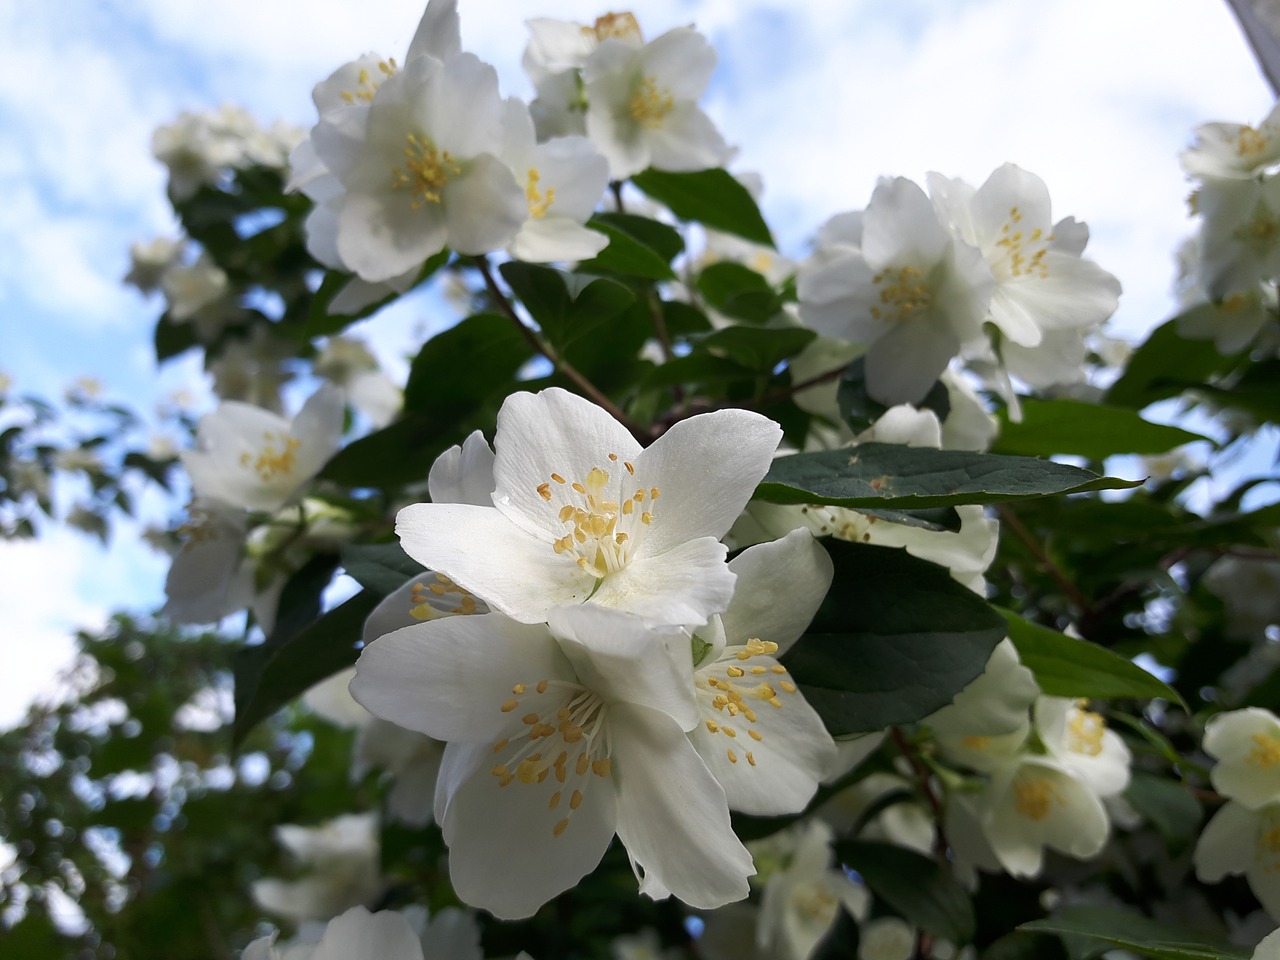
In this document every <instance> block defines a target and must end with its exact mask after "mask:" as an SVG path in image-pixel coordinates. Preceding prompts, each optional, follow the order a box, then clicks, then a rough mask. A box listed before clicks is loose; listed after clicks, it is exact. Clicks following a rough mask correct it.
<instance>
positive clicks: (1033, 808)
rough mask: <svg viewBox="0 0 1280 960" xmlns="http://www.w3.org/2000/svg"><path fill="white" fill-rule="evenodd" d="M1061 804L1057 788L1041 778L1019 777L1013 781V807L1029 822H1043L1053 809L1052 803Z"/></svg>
mask: <svg viewBox="0 0 1280 960" xmlns="http://www.w3.org/2000/svg"><path fill="white" fill-rule="evenodd" d="M1055 800H1056V801H1057V802H1058V803H1062V802H1063V801H1062V796H1061V795H1060V794H1059V793H1058V790H1057V788H1056V787H1055V786H1054V785H1053V784H1052V783H1050V782H1049V781H1048V780H1045V779H1043V778H1041V777H1030V776H1023V775H1019V776H1018V778H1017V779H1015V780H1014V781H1013V806H1014V808H1015V809H1016V810H1017V811H1018V813H1020V814H1022V815H1023V816H1024V817H1027V818H1028V819H1030V820H1043V819H1044V818H1045V817H1047V816H1048V815H1049V811H1050V810H1052V809H1053V804H1054V801H1055Z"/></svg>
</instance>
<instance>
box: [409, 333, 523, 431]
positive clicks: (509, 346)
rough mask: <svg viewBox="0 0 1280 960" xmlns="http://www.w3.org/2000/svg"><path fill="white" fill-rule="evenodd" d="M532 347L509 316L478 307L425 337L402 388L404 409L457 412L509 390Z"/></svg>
mask: <svg viewBox="0 0 1280 960" xmlns="http://www.w3.org/2000/svg"><path fill="white" fill-rule="evenodd" d="M531 356H533V347H531V346H530V345H529V342H528V341H527V340H526V339H525V337H524V336H523V335H522V334H521V333H520V331H519V330H517V329H516V327H515V324H514V323H513V322H512V321H511V320H510V319H509V318H507V317H503V316H499V315H498V314H494V313H480V314H476V315H475V316H472V317H468V318H467V319H465V320H463V321H462V322H461V323H458V324H456V325H455V326H452V327H450V328H449V329H448V330H445V331H444V332H443V333H439V334H436V336H434V337H432V338H431V339H430V340H428V341H427V342H426V343H425V344H424V345H423V347H422V349H421V350H420V351H419V352H418V356H417V357H416V358H414V361H413V366H412V367H411V368H410V370H409V382H408V383H407V384H406V385H405V388H404V406H405V409H406V410H411V411H417V412H422V413H431V414H434V415H437V416H441V417H447V416H450V415H452V416H457V415H458V413H459V412H460V411H464V410H467V409H468V408H471V407H474V406H475V405H476V404H478V403H480V402H481V401H482V400H484V399H485V398H487V397H490V396H492V395H493V394H495V393H497V392H503V393H505V392H507V391H508V390H509V388H510V386H511V383H512V381H513V380H514V378H515V375H516V371H517V370H519V369H520V366H521V364H523V363H524V362H525V361H526V360H528V359H529V358H530V357H531Z"/></svg>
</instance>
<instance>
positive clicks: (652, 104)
mask: <svg viewBox="0 0 1280 960" xmlns="http://www.w3.org/2000/svg"><path fill="white" fill-rule="evenodd" d="M715 66H716V54H715V51H714V50H713V49H712V48H711V45H710V44H709V43H708V42H707V39H706V38H705V37H704V36H702V34H700V33H698V32H697V31H695V30H692V29H689V28H687V27H682V28H678V29H675V30H669V31H667V32H666V33H664V34H663V35H662V36H660V37H658V38H657V39H655V40H652V41H651V42H649V43H647V44H645V45H644V46H640V47H637V46H635V45H634V44H633V43H631V42H628V41H626V40H620V39H615V38H613V37H610V38H608V39H605V40H604V41H602V42H601V43H600V46H599V47H597V48H596V50H595V51H594V52H593V53H592V54H591V56H590V58H589V59H588V60H587V63H586V66H585V67H584V69H583V72H582V77H583V80H584V81H585V83H586V97H587V105H588V106H587V136H589V137H590V138H591V140H592V142H593V143H594V144H595V145H596V146H597V147H598V148H599V150H600V152H601V153H603V154H604V155H605V158H606V159H608V161H609V172H610V175H611V176H612V178H613V179H615V180H625V179H626V178H627V177H630V176H632V175H633V174H637V173H639V172H640V171H642V170H644V169H645V168H646V167H654V168H656V169H658V170H706V169H707V168H709V167H718V166H720V165H722V164H723V163H725V162H726V161H727V160H728V158H729V150H728V147H726V145H725V142H724V138H723V137H721V136H720V132H719V131H718V130H716V128H715V125H714V124H713V123H712V122H711V118H710V117H708V116H707V115H706V114H705V113H703V112H702V111H701V110H700V109H699V108H698V106H697V104H696V101H697V100H698V98H699V97H701V96H702V94H703V92H704V91H705V90H706V89H707V84H708V83H710V81H711V74H712V71H714V70H715Z"/></svg>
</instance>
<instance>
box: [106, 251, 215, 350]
mask: <svg viewBox="0 0 1280 960" xmlns="http://www.w3.org/2000/svg"><path fill="white" fill-rule="evenodd" d="M129 253H130V268H129V272H128V273H127V274H125V278H124V280H125V283H129V284H132V285H133V286H135V287H137V288H138V289H139V290H140V291H142V292H143V293H153V292H155V291H157V290H159V291H160V292H161V293H162V294H163V295H164V299H165V303H166V305H167V309H168V314H169V318H170V319H171V320H173V321H175V322H179V323H187V322H189V323H192V324H194V326H195V332H196V338H197V339H198V340H199V341H200V342H201V343H211V342H213V341H214V340H215V339H216V338H217V337H218V335H219V334H220V333H221V332H222V329H223V327H224V326H225V324H226V322H227V320H228V319H229V316H230V314H231V312H232V310H233V307H232V305H231V304H230V303H229V302H228V301H227V289H228V280H227V274H226V272H225V271H223V270H222V268H221V267H219V266H218V265H217V264H216V263H214V262H213V259H212V258H211V257H210V256H209V255H208V254H207V253H205V252H203V251H199V252H197V250H196V249H195V247H194V245H193V244H192V243H190V241H188V240H187V239H186V238H179V239H176V240H175V239H173V238H170V237H156V238H155V239H154V240H151V241H150V242H149V243H135V244H134V245H133V247H132V248H131V249H130V251H129Z"/></svg>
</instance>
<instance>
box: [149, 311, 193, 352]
mask: <svg viewBox="0 0 1280 960" xmlns="http://www.w3.org/2000/svg"><path fill="white" fill-rule="evenodd" d="M199 342H200V341H198V340H197V339H196V327H195V324H194V323H179V322H178V321H175V320H171V319H169V314H168V313H165V314H163V315H162V316H161V317H160V319H159V320H157V321H156V334H155V345H156V361H157V362H161V361H164V360H168V359H169V358H170V357H176V356H177V355H178V354H180V353H182V352H183V351H186V350H190V349H191V348H192V347H194V346H196V345H197V344H198V343H199Z"/></svg>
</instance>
